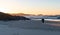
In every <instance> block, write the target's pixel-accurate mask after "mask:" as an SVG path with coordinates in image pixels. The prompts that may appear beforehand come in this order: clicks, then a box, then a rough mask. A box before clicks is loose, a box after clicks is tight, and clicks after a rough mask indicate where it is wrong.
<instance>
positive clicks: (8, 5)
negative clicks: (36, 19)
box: [0, 0, 60, 15]
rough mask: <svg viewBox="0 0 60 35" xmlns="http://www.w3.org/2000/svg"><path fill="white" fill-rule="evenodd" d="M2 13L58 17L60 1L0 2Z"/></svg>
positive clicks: (5, 0) (15, 0)
mask: <svg viewBox="0 0 60 35" xmlns="http://www.w3.org/2000/svg"><path fill="white" fill-rule="evenodd" d="M0 11H1V12H4V13H26V14H36V15H37V14H43V15H59V14H60V0H0Z"/></svg>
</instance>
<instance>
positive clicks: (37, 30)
mask: <svg viewBox="0 0 60 35" xmlns="http://www.w3.org/2000/svg"><path fill="white" fill-rule="evenodd" d="M59 23H60V22H59V21H58V22H56V21H45V23H42V22H41V20H25V21H24V20H19V21H8V22H4V21H0V35H57V34H59V35H60V25H59ZM3 33H4V34H3Z"/></svg>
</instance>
